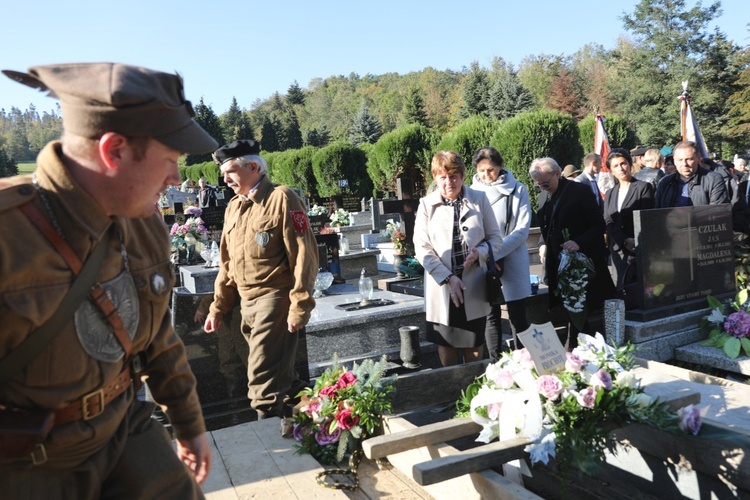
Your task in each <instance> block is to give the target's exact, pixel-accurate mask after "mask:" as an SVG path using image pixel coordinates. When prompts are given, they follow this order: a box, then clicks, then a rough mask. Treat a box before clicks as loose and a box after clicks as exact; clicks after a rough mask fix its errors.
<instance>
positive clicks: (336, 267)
mask: <svg viewBox="0 0 750 500" xmlns="http://www.w3.org/2000/svg"><path fill="white" fill-rule="evenodd" d="M315 240H316V241H317V242H318V244H319V245H321V244H322V245H325V246H326V256H327V258H326V264H327V266H328V270H329V271H330V272H331V273H332V274H333V276H334V281H335V282H337V283H338V282H341V281H342V280H341V263H340V262H339V235H338V234H337V233H332V234H316V235H315ZM319 264H320V267H324V266H325V264H324V263H322V262H320V263H319Z"/></svg>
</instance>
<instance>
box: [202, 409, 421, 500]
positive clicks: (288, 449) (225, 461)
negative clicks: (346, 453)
mask: <svg viewBox="0 0 750 500" xmlns="http://www.w3.org/2000/svg"><path fill="white" fill-rule="evenodd" d="M209 442H210V443H211V451H212V452H213V467H212V470H211V474H210V475H209V477H208V479H207V480H206V482H205V483H204V485H203V491H204V492H205V494H206V498H207V499H208V500H246V499H253V498H280V499H284V500H288V499H300V500H307V499H321V500H328V499H344V498H350V499H356V500H366V499H371V498H386V497H390V498H398V499H399V500H402V499H403V500H424V499H429V498H430V496H429V495H428V494H427V493H426V492H425V491H424V490H422V489H421V488H419V487H418V486H416V485H415V484H413V483H411V482H410V481H409V480H407V479H406V478H404V477H403V476H401V475H400V473H397V472H396V471H392V470H390V469H383V470H380V469H378V467H377V466H376V465H375V464H374V463H373V462H372V461H369V460H363V461H362V463H361V464H360V467H359V481H360V489H359V490H357V491H354V492H351V491H345V490H335V489H329V488H324V487H322V486H320V485H319V484H317V482H316V480H315V478H316V476H317V474H318V473H319V472H321V471H323V470H324V468H323V466H321V465H320V464H319V463H318V462H317V461H316V460H315V459H313V458H312V457H311V456H310V455H297V454H296V453H295V447H294V442H295V441H294V440H293V439H287V438H283V437H282V436H281V421H280V420H279V419H276V418H272V419H267V420H260V421H257V422H250V423H245V424H241V425H237V426H234V427H228V428H225V429H221V430H217V431H213V432H211V433H210V436H209Z"/></svg>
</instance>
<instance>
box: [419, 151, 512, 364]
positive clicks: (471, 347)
mask: <svg viewBox="0 0 750 500" xmlns="http://www.w3.org/2000/svg"><path fill="white" fill-rule="evenodd" d="M465 175H466V166H465V164H464V162H463V160H462V159H461V157H460V156H459V155H458V154H456V153H454V152H453V151H440V152H438V153H437V154H435V156H434V157H433V158H432V176H433V177H434V178H435V185H436V189H435V191H433V192H432V193H430V194H428V195H427V196H425V197H423V198H422V199H421V200H420V201H419V209H418V210H417V218H416V221H415V224H414V250H415V256H416V258H417V260H418V261H419V262H420V263H421V264H422V266H424V269H425V275H424V296H425V314H426V319H427V335H426V336H427V340H428V341H430V342H433V343H435V344H437V346H438V355H439V356H440V362H441V363H442V365H443V366H450V365H455V364H457V363H458V362H459V358H460V356H461V355H463V358H464V360H465V361H466V362H470V361H477V360H479V359H482V356H483V354H484V351H483V344H484V331H485V320H486V317H487V315H488V314H489V313H490V304H489V302H487V295H486V293H487V292H486V278H485V277H486V274H487V262H486V261H487V257H488V254H489V251H488V245H492V250H493V252H494V253H495V254H498V253H499V252H500V250H501V245H500V228H499V227H498V225H497V220H496V219H495V216H494V214H493V213H492V207H491V206H490V202H489V200H488V199H487V196H486V195H485V194H484V193H482V192H478V191H475V190H472V189H467V188H466V187H465V186H464V176H465Z"/></svg>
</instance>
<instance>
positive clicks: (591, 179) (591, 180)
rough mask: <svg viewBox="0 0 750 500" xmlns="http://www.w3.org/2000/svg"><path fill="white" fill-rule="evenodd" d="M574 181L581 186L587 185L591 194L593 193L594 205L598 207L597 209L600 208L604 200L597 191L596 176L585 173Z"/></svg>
mask: <svg viewBox="0 0 750 500" xmlns="http://www.w3.org/2000/svg"><path fill="white" fill-rule="evenodd" d="M575 181H576V182H580V183H581V184H588V185H589V187H590V188H591V192H593V193H594V197H595V198H596V204H597V205H599V208H602V206H603V204H604V200H602V193H601V192H600V191H599V185H598V184H597V183H596V181H597V179H596V175H590V174H589V173H587V172H583V173H581V175H579V176H578V177H576V178H575Z"/></svg>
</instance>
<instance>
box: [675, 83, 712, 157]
mask: <svg viewBox="0 0 750 500" xmlns="http://www.w3.org/2000/svg"><path fill="white" fill-rule="evenodd" d="M679 99H680V133H681V134H682V140H683V141H693V142H694V143H695V145H696V146H697V147H698V153H700V155H701V158H710V157H709V155H708V146H707V145H706V141H705V140H704V139H703V134H701V130H700V128H699V127H698V121H697V120H696V119H695V115H694V114H693V109H692V108H691V106H690V93H689V92H688V82H686V81H685V82H682V94H681V95H680V98H679Z"/></svg>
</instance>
